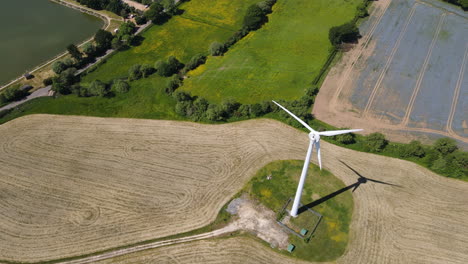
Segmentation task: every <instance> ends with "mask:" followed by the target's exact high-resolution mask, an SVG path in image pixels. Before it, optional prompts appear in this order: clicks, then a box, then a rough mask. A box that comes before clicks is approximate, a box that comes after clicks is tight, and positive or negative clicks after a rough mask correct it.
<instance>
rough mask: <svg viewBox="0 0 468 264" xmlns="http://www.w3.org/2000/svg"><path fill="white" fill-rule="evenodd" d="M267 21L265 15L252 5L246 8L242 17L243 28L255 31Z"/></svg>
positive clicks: (256, 6) (255, 5)
mask: <svg viewBox="0 0 468 264" xmlns="http://www.w3.org/2000/svg"><path fill="white" fill-rule="evenodd" d="M266 21H267V16H266V13H265V12H264V11H263V10H262V9H261V8H260V7H259V6H258V5H257V4H253V5H251V6H249V7H248V8H247V13H246V14H245V16H244V22H243V25H244V28H247V29H249V30H256V29H258V28H260V27H261V26H262V25H263V24H264V23H265V22H266Z"/></svg>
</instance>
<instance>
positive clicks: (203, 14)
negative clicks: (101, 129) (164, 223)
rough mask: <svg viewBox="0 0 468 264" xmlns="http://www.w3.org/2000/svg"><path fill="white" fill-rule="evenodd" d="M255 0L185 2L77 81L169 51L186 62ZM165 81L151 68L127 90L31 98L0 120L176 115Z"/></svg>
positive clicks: (108, 76) (226, 31)
mask: <svg viewBox="0 0 468 264" xmlns="http://www.w3.org/2000/svg"><path fill="white" fill-rule="evenodd" d="M256 2H258V0H218V1H216V2H212V1H210V0H191V1H189V2H187V3H184V4H182V5H181V6H180V8H181V9H183V10H184V13H183V14H182V15H181V16H175V17H173V18H171V19H170V20H169V21H168V22H167V23H166V24H164V25H162V26H152V27H151V28H149V29H148V30H147V31H146V32H143V33H142V37H143V38H144V40H143V42H142V44H141V45H140V46H138V47H132V48H130V49H128V50H126V51H121V52H118V53H116V54H115V55H113V56H112V57H110V58H109V59H107V61H106V62H105V63H103V64H101V65H99V66H98V67H97V69H96V70H95V71H93V72H91V73H89V74H87V75H86V76H84V77H83V79H82V81H81V85H84V86H86V85H88V84H89V83H90V82H92V81H94V80H97V79H99V80H101V81H104V82H108V81H110V80H112V79H114V78H119V77H125V76H127V72H128V69H129V68H130V67H131V66H132V65H134V64H137V63H138V64H143V63H149V64H151V65H153V64H154V62H156V61H157V60H159V59H165V58H167V57H168V56H171V55H174V56H176V57H177V58H178V59H179V60H181V61H182V62H187V61H188V60H189V59H190V58H191V57H192V56H193V55H195V54H198V53H207V52H208V47H209V45H210V44H211V42H213V41H220V42H224V41H226V40H227V39H228V38H229V37H230V36H231V35H232V34H233V32H235V31H236V30H238V29H240V28H241V25H242V19H243V16H244V14H245V10H246V9H247V7H248V6H249V5H251V4H253V3H256ZM166 82H167V78H163V77H159V76H157V75H156V74H153V75H152V76H150V77H149V78H147V79H141V80H138V81H133V82H131V83H130V85H131V89H130V92H129V93H127V94H122V95H118V96H117V97H114V98H100V97H89V98H82V97H77V96H75V95H67V96H62V97H59V98H57V99H53V98H39V99H35V100H32V101H30V102H28V103H26V104H23V105H22V106H21V107H19V108H18V109H16V110H14V111H12V112H11V113H9V114H7V115H6V116H4V117H2V118H0V124H1V123H4V122H7V121H9V120H12V119H14V118H17V117H19V116H23V115H28V114H36V113H48V114H65V115H89V116H102V117H130V118H154V119H174V120H180V119H182V117H180V116H178V115H177V114H176V113H175V112H174V108H175V100H174V99H173V98H172V97H170V96H168V95H167V94H166V93H165V92H164V87H165V85H166Z"/></svg>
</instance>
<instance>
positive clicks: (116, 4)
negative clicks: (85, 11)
mask: <svg viewBox="0 0 468 264" xmlns="http://www.w3.org/2000/svg"><path fill="white" fill-rule="evenodd" d="M77 2H78V3H80V4H82V5H84V6H87V7H89V8H91V9H94V10H108V11H110V12H112V13H114V14H116V15H118V16H122V17H127V16H128V14H130V13H135V12H137V10H136V9H135V8H134V7H131V6H129V5H127V4H126V3H124V2H123V1H122V0H77Z"/></svg>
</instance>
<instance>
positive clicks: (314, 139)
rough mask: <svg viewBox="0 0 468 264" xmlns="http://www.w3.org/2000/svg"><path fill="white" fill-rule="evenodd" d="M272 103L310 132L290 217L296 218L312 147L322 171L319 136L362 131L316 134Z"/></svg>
mask: <svg viewBox="0 0 468 264" xmlns="http://www.w3.org/2000/svg"><path fill="white" fill-rule="evenodd" d="M273 103H275V104H276V105H277V106H279V107H280V108H281V109H283V110H284V111H286V113H288V114H289V115H291V116H292V117H294V118H295V119H296V120H297V121H299V123H301V124H302V125H303V126H305V127H306V128H307V129H309V131H310V133H309V140H310V142H309V149H308V150H307V155H306V159H305V161H304V167H303V168H302V173H301V178H300V180H299V185H298V186H297V191H296V196H295V197H294V204H293V206H292V209H291V216H293V217H297V210H298V209H299V203H300V202H301V195H302V189H303V188H304V182H305V179H306V176H307V169H308V168H309V162H310V156H311V154H312V150H313V149H314V145H315V147H316V149H317V159H318V163H319V166H320V170H321V169H322V158H321V156H320V136H327V137H330V136H336V135H340V134H346V133H351V132H357V131H362V129H348V130H334V131H323V132H318V131H315V130H313V129H312V128H311V127H310V126H309V125H308V124H307V123H306V122H304V121H302V120H301V119H300V118H299V117H297V116H295V115H294V114H293V113H291V112H290V111H289V110H288V109H286V108H284V107H283V106H282V105H280V104H278V103H277V102H275V101H273Z"/></svg>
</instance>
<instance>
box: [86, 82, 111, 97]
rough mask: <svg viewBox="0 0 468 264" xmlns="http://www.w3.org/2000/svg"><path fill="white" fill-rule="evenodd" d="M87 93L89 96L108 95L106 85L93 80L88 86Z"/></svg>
mask: <svg viewBox="0 0 468 264" xmlns="http://www.w3.org/2000/svg"><path fill="white" fill-rule="evenodd" d="M88 93H89V94H90V95H94V96H101V97H104V96H106V95H107V93H108V91H107V87H106V84H105V83H103V82H101V81H100V80H95V81H93V82H92V83H91V85H90V86H89V88H88Z"/></svg>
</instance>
